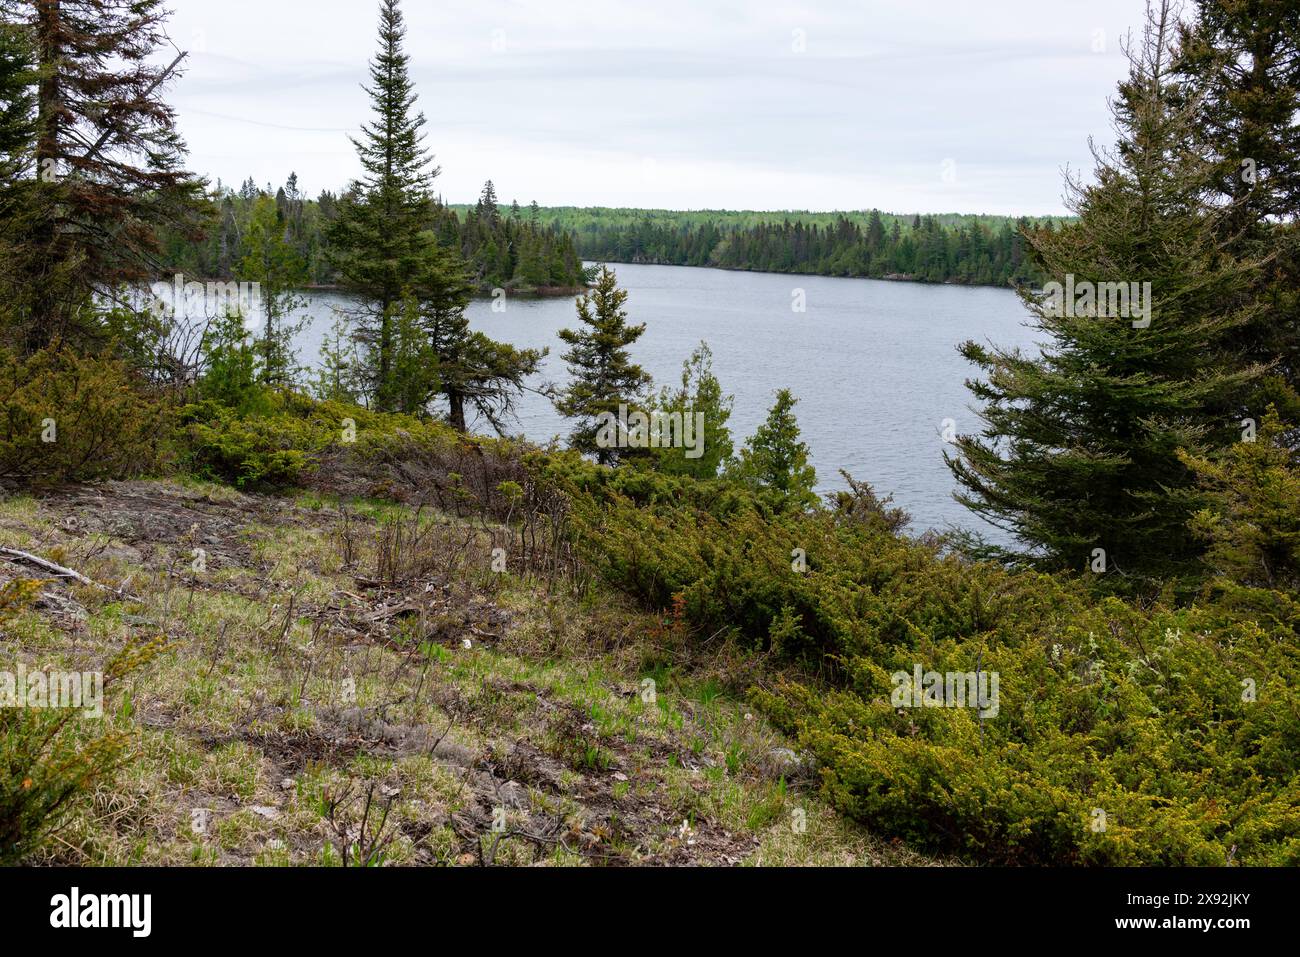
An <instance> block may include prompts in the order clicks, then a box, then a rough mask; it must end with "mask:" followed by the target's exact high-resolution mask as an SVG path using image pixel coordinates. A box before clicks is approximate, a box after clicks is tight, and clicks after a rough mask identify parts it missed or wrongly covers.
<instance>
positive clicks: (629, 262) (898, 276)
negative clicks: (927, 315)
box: [582, 256, 1019, 292]
mask: <svg viewBox="0 0 1300 957" xmlns="http://www.w3.org/2000/svg"><path fill="white" fill-rule="evenodd" d="M582 259H583V262H588V263H610V264H612V265H619V266H677V267H679V268H681V269H718V270H721V271H722V272H749V273H759V274H762V275H767V276H813V277H816V278H820V279H873V280H877V281H879V282H910V283H915V284H916V285H918V286H965V287H967V288H970V289H1008V290H1011V291H1012V292H1014V291H1015V290H1016V289H1017V288H1019V287H1017V286H1014V285H1012V284H1010V283H1006V284H1000V283H993V282H965V281H963V280H960V279H945V280H943V281H942V282H935V281H933V280H930V279H921V278H920V277H917V276H910V275H906V274H904V273H889V274H888V275H885V276H863V275H854V274H849V275H841V274H836V273H824V272H799V271H796V270H783V269H752V268H750V267H748V266H716V265H713V264H709V265H705V266H701V265H697V264H695V263H666V262H647V261H645V260H636V259H599V258H597V259H593V258H591V257H588V256H583V257H582Z"/></svg>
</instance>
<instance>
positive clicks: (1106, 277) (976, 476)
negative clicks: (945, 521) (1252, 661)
mask: <svg viewBox="0 0 1300 957" xmlns="http://www.w3.org/2000/svg"><path fill="white" fill-rule="evenodd" d="M1173 29H1174V17H1173V14H1172V12H1171V10H1170V6H1169V4H1168V3H1161V4H1160V5H1158V6H1153V7H1152V8H1150V9H1149V11H1148V23H1147V26H1146V29H1145V32H1144V36H1143V40H1142V42H1141V44H1140V45H1139V46H1137V47H1135V48H1134V49H1131V50H1130V51H1129V53H1130V61H1131V65H1130V73H1129V76H1128V78H1127V79H1126V80H1125V81H1124V82H1123V83H1121V85H1120V88H1119V95H1118V97H1117V98H1116V101H1115V103H1114V106H1113V112H1114V119H1115V125H1116V130H1117V133H1118V134H1119V135H1118V145H1117V147H1116V149H1115V150H1114V151H1113V152H1101V151H1095V154H1096V159H1097V168H1096V182H1095V183H1094V184H1093V185H1089V186H1081V185H1080V184H1078V183H1076V182H1074V181H1070V182H1069V184H1068V187H1069V191H1070V205H1071V208H1072V209H1073V211H1074V212H1075V213H1076V214H1077V216H1078V217H1079V218H1078V221H1077V222H1076V223H1074V224H1071V225H1067V226H1065V227H1063V228H1062V229H1060V230H1059V231H1050V230H1040V231H1036V232H1033V233H1031V234H1030V236H1029V239H1030V242H1031V246H1032V254H1033V255H1034V257H1035V259H1036V260H1037V262H1038V263H1039V264H1040V265H1041V267H1042V268H1043V270H1044V271H1045V272H1046V274H1047V275H1048V276H1050V277H1051V278H1052V279H1053V280H1055V281H1057V282H1059V283H1063V284H1064V283H1066V282H1072V283H1073V284H1074V285H1075V287H1076V289H1079V290H1082V291H1083V292H1081V293H1080V295H1079V298H1078V299H1077V300H1076V301H1074V302H1070V301H1067V300H1066V299H1065V296H1064V295H1060V294H1058V295H1056V296H1054V297H1049V296H1047V295H1045V294H1042V293H1034V292H1031V291H1025V292H1023V293H1022V295H1023V297H1024V299H1025V301H1026V304H1027V306H1028V307H1029V309H1030V312H1031V313H1032V316H1033V319H1034V323H1035V325H1036V327H1037V329H1038V331H1039V332H1040V333H1041V334H1042V335H1041V338H1040V341H1042V342H1044V343H1045V349H1044V351H1043V353H1042V354H1041V355H1027V354H1024V353H1022V352H1021V351H1020V350H1015V351H1004V350H1001V349H995V348H992V347H985V346H981V345H978V344H976V343H974V342H968V343H966V344H965V345H964V346H962V353H963V355H964V356H965V357H966V358H967V359H969V360H971V361H972V362H974V363H975V364H976V365H977V366H979V367H980V368H981V369H982V370H983V372H984V374H985V378H984V379H983V380H981V381H972V382H969V383H968V386H969V387H970V389H971V391H972V392H973V393H974V395H975V396H976V397H977V398H978V399H979V400H981V401H982V403H983V408H982V412H981V415H982V418H983V421H984V423H985V428H984V430H983V431H982V433H981V434H980V435H977V436H974V435H967V436H962V437H960V438H959V440H958V452H957V455H956V456H952V457H948V462H949V465H950V467H951V468H952V470H953V471H954V473H955V475H956V477H957V480H958V482H959V483H960V485H961V487H962V492H961V493H960V494H959V495H958V498H959V499H960V500H961V501H962V502H964V503H965V504H966V505H968V506H969V507H970V508H971V509H973V510H974V511H975V512H977V513H978V514H980V515H982V516H984V517H986V518H988V519H989V520H990V521H992V522H993V523H994V524H995V525H998V526H1000V527H1001V528H1003V529H1005V530H1007V531H1009V532H1011V533H1012V534H1013V535H1014V536H1015V538H1016V540H1017V541H1018V543H1019V546H1020V547H1019V549H1018V553H1017V554H1018V557H1020V558H1029V559H1035V560H1038V561H1041V562H1042V563H1044V564H1046V565H1048V566H1050V567H1056V568H1073V569H1080V570H1083V569H1085V568H1091V569H1092V570H1094V571H1102V570H1104V571H1106V572H1108V573H1110V574H1112V575H1113V574H1114V573H1116V572H1119V573H1121V574H1122V575H1126V576H1137V577H1144V576H1149V577H1151V578H1166V577H1169V576H1176V575H1178V574H1181V573H1183V572H1187V571H1190V570H1191V569H1193V568H1194V566H1195V559H1196V557H1197V554H1198V552H1199V543H1198V542H1197V541H1196V540H1195V539H1194V537H1193V535H1192V533H1191V532H1190V530H1189V528H1188V520H1189V518H1190V517H1191V515H1192V514H1193V512H1194V511H1195V510H1196V509H1197V505H1198V495H1197V490H1196V488H1195V485H1196V483H1195V481H1194V476H1192V475H1191V473H1190V471H1189V469H1188V468H1187V467H1186V465H1185V464H1184V463H1183V462H1182V461H1180V459H1179V451H1180V449H1181V450H1187V451H1188V452H1189V453H1190V454H1193V455H1196V456H1198V457H1204V456H1206V455H1211V456H1212V455H1214V454H1217V451H1218V450H1220V449H1224V448H1227V447H1228V446H1229V445H1230V444H1231V443H1232V442H1233V441H1234V440H1235V439H1236V438H1237V437H1238V430H1239V425H1238V422H1237V421H1234V420H1232V418H1231V417H1229V416H1228V415H1226V414H1225V410H1226V409H1229V408H1231V407H1232V403H1233V401H1234V397H1237V396H1240V395H1241V394H1243V392H1244V391H1245V390H1247V389H1248V388H1249V387H1250V385H1251V383H1252V382H1253V381H1254V380H1256V379H1258V377H1259V376H1260V375H1261V374H1262V371H1263V370H1262V369H1261V368H1260V367H1259V366H1257V365H1242V364H1241V363H1240V362H1238V361H1236V359H1235V358H1234V357H1233V356H1232V343H1233V341H1234V337H1236V336H1238V335H1239V334H1240V331H1241V330H1242V329H1243V328H1245V327H1247V326H1248V325H1249V324H1250V323H1251V322H1252V321H1253V320H1254V319H1255V318H1256V317H1257V315H1258V313H1259V310H1260V308H1261V307H1260V304H1259V303H1257V302H1255V301H1253V300H1252V299H1251V298H1250V297H1249V294H1248V293H1249V288H1250V285H1251V283H1252V281H1253V277H1254V275H1255V274H1256V272H1257V270H1258V269H1259V267H1260V264H1259V263H1258V262H1255V261H1251V260H1248V259H1242V258H1239V257H1237V256H1234V255H1232V254H1231V253H1229V252H1227V251H1225V250H1224V249H1223V247H1222V244H1221V242H1220V230H1221V218H1222V217H1223V216H1224V215H1226V212H1225V210H1224V209H1222V208H1218V207H1215V206H1213V205H1207V204H1206V202H1205V201H1204V188H1203V186H1204V182H1205V177H1206V169H1205V166H1204V162H1203V160H1202V159H1201V158H1200V157H1198V156H1197V155H1195V154H1194V153H1193V152H1191V151H1190V150H1189V149H1188V147H1187V144H1188V142H1189V141H1190V138H1191V133H1192V127H1193V126H1194V124H1195V123H1196V113H1195V109H1194V107H1192V106H1189V105H1187V101H1186V98H1185V97H1183V96H1182V95H1180V91H1179V90H1178V89H1177V86H1176V84H1175V83H1174V81H1173V78H1172V77H1171V76H1170V72H1169V71H1170V46H1171V41H1172V38H1173ZM1146 282H1149V283H1150V287H1149V288H1150V290H1151V297H1150V301H1149V303H1148V305H1149V306H1150V310H1149V313H1148V315H1147V317H1146V318H1135V317H1136V316H1137V314H1138V312H1139V310H1138V309H1135V308H1132V303H1131V304H1130V310H1129V315H1127V316H1126V315H1108V314H1107V313H1114V312H1119V311H1120V310H1117V309H1113V308H1112V309H1104V308H1099V307H1098V306H1097V304H1096V302H1095V300H1094V301H1093V302H1092V303H1089V302H1088V301H1087V297H1086V296H1085V295H1084V293H1086V292H1087V291H1088V290H1094V289H1095V290H1096V291H1098V292H1099V293H1100V292H1102V291H1104V290H1107V289H1108V288H1109V290H1110V292H1109V294H1108V296H1107V298H1109V299H1110V300H1111V305H1112V306H1114V305H1115V303H1116V301H1118V302H1119V303H1120V304H1122V299H1118V292H1119V287H1106V286H1103V285H1101V284H1105V283H1123V284H1126V287H1127V288H1129V289H1132V288H1133V287H1131V286H1127V284H1131V283H1138V284H1139V286H1138V287H1137V291H1138V292H1139V296H1140V293H1141V288H1142V287H1141V285H1140V284H1142V283H1146ZM1089 284H1092V285H1089ZM1058 293H1059V290H1058ZM1148 319H1149V325H1146V326H1145V327H1143V325H1144V324H1145V323H1146V322H1147V320H1148ZM1098 550H1101V551H1098ZM1132 584H1135V585H1136V584H1138V583H1137V582H1132Z"/></svg>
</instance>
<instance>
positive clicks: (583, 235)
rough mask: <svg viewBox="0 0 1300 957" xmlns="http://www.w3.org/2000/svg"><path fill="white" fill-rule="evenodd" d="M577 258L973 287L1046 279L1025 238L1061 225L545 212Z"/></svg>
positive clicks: (875, 216)
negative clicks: (571, 239) (571, 238)
mask: <svg viewBox="0 0 1300 957" xmlns="http://www.w3.org/2000/svg"><path fill="white" fill-rule="evenodd" d="M540 219H541V221H542V222H544V223H548V224H551V225H554V226H555V227H557V228H560V229H564V230H567V231H572V232H573V233H574V235H575V237H576V243H577V248H578V252H579V254H580V255H581V256H582V257H583V258H584V259H590V260H598V261H608V262H628V263H656V264H668V265H675V266H714V267H717V268H721V269H740V270H756V271H761V272H783V273H805V274H812V275H819V276H856V277H868V278H874V279H880V278H886V277H888V278H893V279H910V280H916V281H920V282H952V283H965V284H971V285H996V286H1005V285H1008V284H1012V285H1021V284H1024V283H1036V282H1041V281H1042V280H1043V275H1042V273H1041V271H1040V270H1038V269H1037V268H1036V267H1035V266H1034V264H1033V262H1032V260H1031V258H1030V257H1029V256H1028V255H1027V247H1026V240H1025V238H1024V231H1025V230H1026V229H1030V228H1054V227H1055V225H1056V223H1059V222H1061V220H1056V221H1053V220H1037V219H1030V218H1028V217H1020V218H1018V219H1012V218H1009V217H996V216H959V215H947V216H941V215H929V214H927V215H913V216H899V215H892V214H887V213H882V212H880V211H879V210H874V209H873V210H869V211H867V212H861V213H807V212H801V213H781V212H775V213H757V212H741V213H736V212H721V211H700V212H689V213H687V212H670V211H665V210H644V211H642V210H607V209H592V210H584V209H543V210H542V211H541V216H540Z"/></svg>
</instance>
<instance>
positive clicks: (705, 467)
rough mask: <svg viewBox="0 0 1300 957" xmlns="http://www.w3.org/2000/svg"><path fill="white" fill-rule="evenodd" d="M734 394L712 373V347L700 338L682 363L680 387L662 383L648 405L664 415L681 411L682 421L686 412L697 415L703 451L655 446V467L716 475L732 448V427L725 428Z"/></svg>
mask: <svg viewBox="0 0 1300 957" xmlns="http://www.w3.org/2000/svg"><path fill="white" fill-rule="evenodd" d="M733 398H734V397H733V396H729V395H723V394H722V384H721V383H720V382H718V377H717V376H715V375H714V374H713V351H712V350H711V349H710V348H709V344H708V343H707V342H701V343H700V345H699V348H698V349H696V350H695V351H694V352H692V353H691V355H690V358H688V359H687V360H686V361H685V362H684V363H682V384H681V388H679V389H676V390H671V389H669V388H668V387H667V386H664V388H663V391H662V392H661V393H660V394H659V398H658V401H656V402H653V403H652V404H651V409H652V410H653V411H655V412H660V413H663V414H667V415H674V414H676V415H680V416H681V417H682V419H683V421H685V420H686V418H687V417H688V416H695V417H699V421H700V422H702V423H703V430H702V431H699V432H698V435H697V436H696V441H698V442H700V443H702V446H703V447H702V449H700V451H702V452H703V454H702V455H700V456H699V457H698V458H690V457H689V456H688V455H687V452H688V451H690V450H688V449H686V448H684V447H682V446H680V445H674V446H671V447H667V448H661V449H657V450H655V468H656V469H658V470H659V471H661V472H668V473H670V474H673V475H689V476H691V477H692V478H700V479H709V478H714V477H716V476H717V474H718V469H719V468H720V467H721V466H722V464H723V463H724V462H726V461H728V460H729V459H730V458H731V453H732V450H733V446H732V442H731V430H730V429H729V428H727V422H728V421H729V420H730V419H731V408H732V404H733ZM697 431H698V430H697Z"/></svg>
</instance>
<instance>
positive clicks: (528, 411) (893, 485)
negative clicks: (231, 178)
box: [298, 265, 1034, 540]
mask: <svg viewBox="0 0 1300 957" xmlns="http://www.w3.org/2000/svg"><path fill="white" fill-rule="evenodd" d="M614 268H615V270H616V272H617V273H618V278H619V284H620V285H621V286H622V287H623V288H625V289H627V290H628V294H629V295H628V302H627V306H626V309H627V312H628V315H629V317H630V319H631V321H633V322H638V323H645V325H646V331H645V335H644V336H642V337H641V339H640V340H639V341H638V342H637V343H636V345H635V346H633V347H632V354H633V357H634V359H635V360H636V361H637V362H639V363H640V364H641V365H642V366H643V367H644V368H645V369H646V370H647V371H648V372H650V373H651V374H652V375H653V376H654V378H655V383H656V389H657V388H658V387H659V386H660V385H663V384H672V385H676V384H677V383H678V382H679V379H680V375H681V366H682V362H683V360H685V358H686V357H687V356H688V355H689V354H690V352H691V350H692V349H694V348H695V347H696V346H697V345H698V344H699V343H700V341H701V340H704V341H706V342H708V343H709V345H710V346H711V347H712V349H713V367H714V372H715V373H716V374H717V376H718V378H719V380H720V381H721V383H722V386H723V389H724V390H725V391H727V392H729V393H732V394H734V395H735V409H734V411H733V413H732V417H731V423H730V425H731V431H732V435H733V436H734V438H735V440H736V445H737V447H739V445H740V443H741V441H742V440H743V439H744V438H745V437H747V436H749V435H750V434H752V433H753V431H754V429H755V427H756V426H757V425H758V424H759V423H760V422H762V421H763V419H764V418H765V416H766V414H767V410H768V409H769V408H770V407H771V405H772V401H773V395H774V393H775V392H776V390H777V389H780V388H789V389H790V390H792V391H793V393H794V394H795V396H796V397H797V398H798V399H799V404H798V406H797V407H796V409H795V411H796V414H797V416H798V419H799V425H800V427H801V429H802V430H803V437H804V440H805V441H806V442H807V443H808V447H809V449H810V451H811V453H812V461H813V465H814V466H815V467H816V469H817V477H818V482H819V490H821V491H827V490H830V489H834V488H844V487H845V484H844V482H843V480H842V479H841V478H840V475H839V470H841V469H843V470H846V471H848V472H849V473H850V474H851V475H853V477H854V478H855V479H858V480H866V481H868V482H870V483H871V484H872V485H873V486H874V487H875V489H876V491H877V492H878V493H879V494H881V495H884V494H893V496H894V500H895V504H897V505H901V506H903V507H904V508H906V509H907V510H908V511H909V512H911V513H912V516H913V525H912V528H911V531H913V532H914V533H919V532H921V531H924V530H925V529H927V528H943V527H945V526H947V525H950V524H952V525H961V526H963V527H967V528H979V529H980V530H982V531H985V532H986V533H989V534H990V537H993V538H995V539H997V540H1001V539H1002V536H1000V535H997V534H996V533H993V532H990V531H989V528H988V526H986V525H984V523H982V522H980V521H979V520H978V519H977V518H976V517H975V516H973V515H972V514H971V513H970V512H968V511H967V510H966V509H965V508H963V507H962V506H961V505H960V504H959V503H957V502H956V501H954V500H953V498H952V493H953V490H954V488H955V483H954V481H953V478H952V474H951V473H950V472H949V471H948V468H947V467H946V466H945V465H944V461H943V451H944V449H945V448H947V446H945V444H944V441H943V434H944V422H945V420H947V419H951V420H953V422H954V423H955V427H956V431H957V432H965V431H974V430H976V429H977V428H978V422H977V420H976V418H975V416H974V414H973V413H972V412H971V411H970V409H969V406H970V402H971V398H970V394H969V393H968V392H967V390H966V388H965V386H964V382H965V380H966V378H967V377H968V376H970V375H972V374H974V372H975V370H974V369H973V367H972V366H970V364H969V363H967V362H966V361H965V360H964V359H962V357H961V356H960V355H958V354H957V345H958V344H959V343H961V342H962V341H964V340H966V339H976V340H978V341H989V342H992V343H994V344H996V345H999V346H1022V347H1026V348H1032V346H1033V343H1034V338H1033V335H1032V333H1031V330H1029V329H1028V328H1027V327H1026V326H1025V325H1024V323H1025V321H1026V313H1025V310H1024V308H1023V307H1022V306H1021V304H1020V301H1019V299H1018V298H1017V297H1016V295H1015V294H1014V293H1013V292H1011V291H1010V290H1003V289H988V288H971V287H962V286H932V285H921V284H918V283H906V282H888V281H879V280H871V279H837V278H830V277H820V276H787V275H775V274H771V273H747V272H728V271H725V270H718V269H698V268H688V267H681V266H638V265H617V266H615V267H614ZM796 290H802V291H803V297H804V300H805V303H806V311H804V312H796V311H795V309H794V302H795V295H796ZM345 301H346V300H345V299H344V298H343V297H341V296H339V295H338V294H333V293H316V294H313V295H312V297H311V301H310V304H309V307H308V310H309V313H310V315H311V323H310V325H309V327H308V328H307V329H306V330H305V331H304V334H303V336H302V337H301V341H300V342H299V344H298V349H299V360H300V361H301V362H303V363H304V364H306V363H311V362H314V361H315V360H316V358H317V356H318V355H319V352H320V343H321V341H322V338H323V337H324V335H325V333H326V332H327V331H328V330H329V327H330V324H331V322H332V321H333V316H332V310H333V308H334V307H336V306H338V305H341V304H343V303H344V302H345ZM469 316H470V322H471V325H472V326H473V328H475V329H478V330H481V331H482V332H485V333H487V334H488V335H490V336H492V337H493V338H496V339H500V340H503V341H506V342H510V343H513V344H514V345H517V346H527V347H535V348H544V347H549V348H550V350H551V354H550V356H549V357H548V358H547V360H546V363H545V366H544V370H543V374H542V375H541V376H539V377H538V382H537V385H540V384H541V383H542V382H545V381H557V382H561V383H562V382H564V381H565V378H566V377H565V369H564V363H563V362H562V361H561V360H560V358H559V357H560V354H561V353H562V352H563V348H564V344H563V343H562V342H560V340H559V338H558V336H557V335H556V333H557V332H558V331H559V330H560V329H562V328H565V327H566V326H569V327H572V326H573V325H574V324H575V322H576V314H575V311H574V301H573V300H572V299H568V298H564V299H540V300H539V299H514V300H509V301H508V302H507V305H506V309H505V311H504V312H494V311H493V310H492V303H491V301H490V300H475V301H474V302H473V303H472V304H471V305H470V307H469ZM518 431H519V432H520V433H522V434H523V435H525V436H527V437H528V438H529V439H532V440H534V441H537V442H545V441H547V440H549V439H551V438H552V437H553V436H557V435H559V436H563V435H567V433H568V425H567V423H566V422H565V421H564V420H563V419H561V418H560V417H559V416H558V415H557V414H556V412H555V410H554V409H553V408H552V407H551V405H550V403H549V402H547V401H546V400H545V399H543V398H542V397H540V396H538V395H536V394H534V393H526V394H525V396H524V399H523V401H522V402H521V403H520V407H519V423H518Z"/></svg>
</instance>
